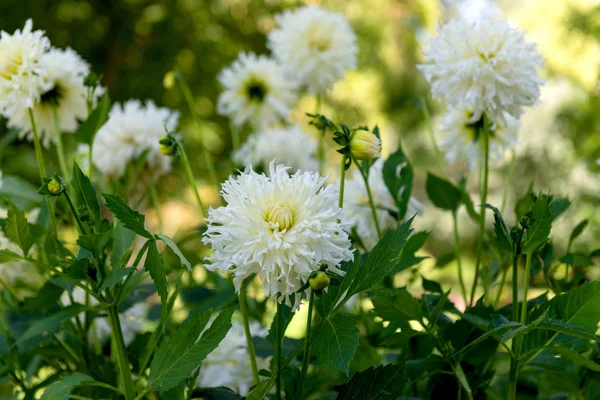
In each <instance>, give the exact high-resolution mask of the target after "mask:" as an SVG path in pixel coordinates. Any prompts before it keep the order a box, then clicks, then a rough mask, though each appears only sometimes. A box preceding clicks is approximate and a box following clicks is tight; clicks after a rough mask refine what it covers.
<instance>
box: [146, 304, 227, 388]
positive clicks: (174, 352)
mask: <svg viewBox="0 0 600 400" xmlns="http://www.w3.org/2000/svg"><path fill="white" fill-rule="evenodd" d="M234 310H235V307H229V308H227V309H225V310H223V311H221V313H220V314H219V316H218V317H217V318H216V319H215V320H214V322H213V323H212V324H211V325H210V327H209V328H208V329H206V330H205V331H204V333H202V332H203V330H204V328H205V326H206V324H207V323H208V321H209V319H210V314H211V312H210V311H207V312H205V313H204V314H202V315H200V316H199V317H197V318H194V319H191V320H188V321H186V322H185V323H184V324H183V325H181V326H180V327H179V328H178V329H177V330H176V331H175V332H173V333H172V334H171V335H170V336H168V337H167V338H165V340H164V341H163V343H162V344H161V345H160V346H159V347H158V349H157V350H156V353H155V354H154V359H153V360H152V364H151V366H150V377H149V384H150V385H151V386H153V387H154V388H156V389H157V390H160V391H162V392H164V391H167V390H169V389H171V388H173V387H175V386H177V385H178V384H179V383H180V382H181V381H183V380H184V379H187V378H188V377H189V375H190V374H191V373H192V371H194V370H195V369H196V368H198V367H199V366H200V364H201V363H202V361H203V360H204V359H205V358H206V356H207V355H209V354H210V353H211V352H212V351H213V350H214V349H215V348H216V347H217V346H218V345H219V343H220V342H221V340H223V338H224V337H225V335H227V332H228V331H229V329H230V328H231V316H232V315H233V311H234ZM201 333H202V336H200V334H201Z"/></svg>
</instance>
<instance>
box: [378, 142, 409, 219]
mask: <svg viewBox="0 0 600 400" xmlns="http://www.w3.org/2000/svg"><path fill="white" fill-rule="evenodd" d="M382 174H383V181H384V183H385V186H386V187H387V188H388V190H389V192H390V194H391V195H392V198H393V199H394V202H395V203H396V207H398V210H399V214H400V215H399V217H400V218H399V219H401V220H402V219H404V217H405V216H406V212H407V210H408V203H409V201H410V194H411V191H412V186H413V178H414V173H413V168H412V166H411V165H410V162H409V161H408V158H406V155H405V154H404V152H403V151H402V147H398V150H396V152H395V153H393V154H391V155H390V156H389V157H388V159H387V160H385V162H384V163H383V169H382Z"/></svg>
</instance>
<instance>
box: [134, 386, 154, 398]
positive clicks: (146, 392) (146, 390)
mask: <svg viewBox="0 0 600 400" xmlns="http://www.w3.org/2000/svg"><path fill="white" fill-rule="evenodd" d="M151 390H152V387H151V386H149V387H147V388H146V389H144V390H143V391H142V393H140V394H138V395H137V396H136V398H135V399H133V400H141V399H143V398H144V396H145V395H147V394H148V393H149V392H150V391H151Z"/></svg>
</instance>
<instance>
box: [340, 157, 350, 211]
mask: <svg viewBox="0 0 600 400" xmlns="http://www.w3.org/2000/svg"><path fill="white" fill-rule="evenodd" d="M346 157H348V156H347V155H346V154H344V155H343V156H342V169H341V171H340V197H339V201H338V207H339V208H343V207H344V184H345V180H346Z"/></svg>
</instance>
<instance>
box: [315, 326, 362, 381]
mask: <svg viewBox="0 0 600 400" xmlns="http://www.w3.org/2000/svg"><path fill="white" fill-rule="evenodd" d="M358 338H359V331H358V328H357V327H356V321H355V320H354V318H350V317H340V316H336V317H333V318H331V319H324V320H323V321H322V322H321V324H319V327H318V328H317V330H316V332H315V333H314V334H313V335H312V336H311V339H312V347H313V351H314V354H315V355H316V357H317V359H318V361H319V365H322V366H324V367H327V368H329V369H330V370H331V371H338V370H340V371H344V372H345V373H346V374H348V371H349V364H350V361H352V359H353V358H354V353H356V349H357V348H358Z"/></svg>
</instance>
